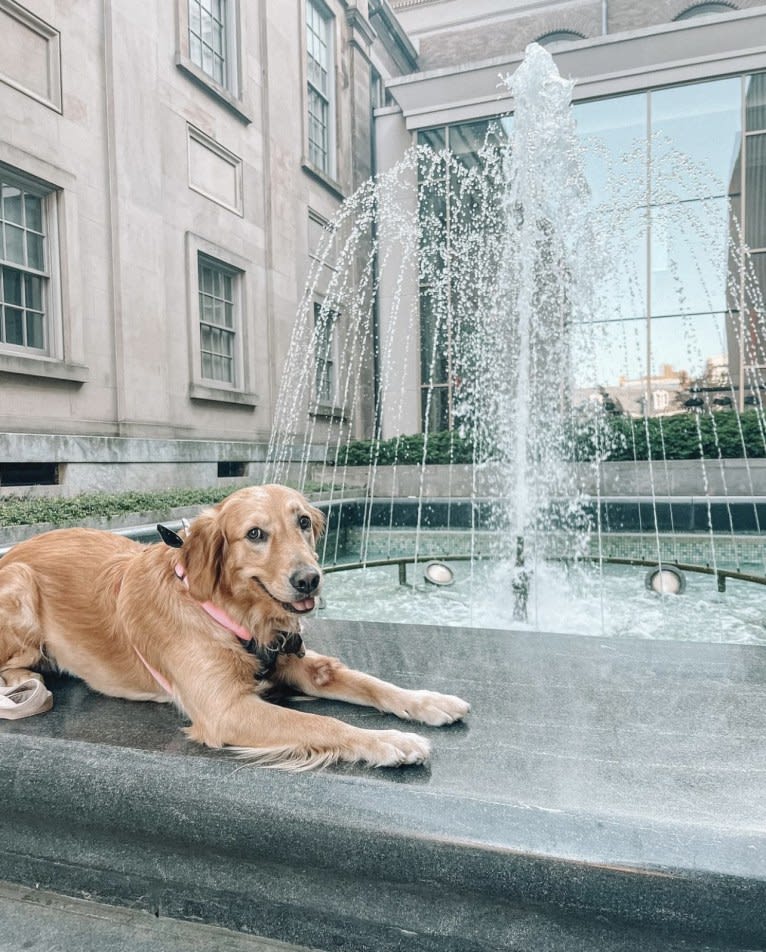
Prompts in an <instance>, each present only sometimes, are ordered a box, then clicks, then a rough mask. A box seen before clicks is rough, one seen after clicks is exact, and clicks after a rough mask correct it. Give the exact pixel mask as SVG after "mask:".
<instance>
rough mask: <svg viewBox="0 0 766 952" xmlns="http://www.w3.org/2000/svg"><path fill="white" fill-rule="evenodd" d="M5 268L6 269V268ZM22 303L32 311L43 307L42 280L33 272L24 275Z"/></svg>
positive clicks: (40, 309)
mask: <svg viewBox="0 0 766 952" xmlns="http://www.w3.org/2000/svg"><path fill="white" fill-rule="evenodd" d="M6 270H7V269H6ZM24 295H25V297H24V303H25V304H26V306H27V307H28V308H31V309H32V310H33V311H42V309H43V282H42V278H38V277H36V276H35V275H33V274H27V275H25V276H24Z"/></svg>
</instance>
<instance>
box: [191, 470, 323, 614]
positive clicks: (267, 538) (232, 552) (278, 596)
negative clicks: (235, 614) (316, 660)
mask: <svg viewBox="0 0 766 952" xmlns="http://www.w3.org/2000/svg"><path fill="white" fill-rule="evenodd" d="M323 529H324V516H323V515H322V513H321V512H320V511H319V510H318V509H316V508H314V506H312V505H310V504H309V502H308V501H307V500H306V498H305V497H304V496H302V495H301V493H299V492H297V491H296V490H294V489H288V488H287V487H286V486H248V487H247V488H245V489H240V490H238V491H237V492H235V493H232V495H231V496H227V498H226V499H224V500H223V502H221V503H219V504H218V505H217V506H214V507H213V508H212V509H208V510H206V511H205V512H203V513H202V514H201V515H200V516H199V517H198V518H197V519H195V520H194V522H193V523H192V526H191V529H190V531H189V534H188V537H187V538H186V540H185V542H184V546H183V550H182V551H183V560H184V564H185V567H186V571H187V573H188V579H189V585H190V588H191V591H192V594H193V595H195V597H197V598H199V599H201V600H207V599H215V597H216V593H218V594H222V595H223V596H225V597H227V598H232V599H233V600H234V601H235V602H236V604H237V605H239V606H240V608H241V610H242V611H243V612H245V613H248V614H250V613H252V612H254V611H255V612H256V613H257V615H258V617H259V621H262V622H264V621H266V622H271V623H273V624H274V625H275V626H277V627H285V628H292V627H295V617H296V616H297V615H302V614H305V613H306V612H309V611H311V609H312V608H314V605H315V602H316V598H317V597H318V595H319V589H320V585H321V582H322V573H321V570H320V568H319V563H318V562H317V557H316V552H315V547H316V542H317V539H318V538H319V537H320V536H321V534H322V531H323Z"/></svg>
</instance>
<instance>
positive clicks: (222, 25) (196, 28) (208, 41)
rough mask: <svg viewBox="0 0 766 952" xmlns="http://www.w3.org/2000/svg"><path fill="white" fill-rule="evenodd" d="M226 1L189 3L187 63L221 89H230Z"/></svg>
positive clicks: (211, 0)
mask: <svg viewBox="0 0 766 952" xmlns="http://www.w3.org/2000/svg"><path fill="white" fill-rule="evenodd" d="M227 13H228V0H189V59H191V61H192V63H194V64H195V65H197V66H199V68H200V69H201V70H202V71H203V73H206V74H207V75H208V76H209V77H210V78H211V79H214V80H215V81H216V82H217V83H219V84H220V85H221V86H225V87H227V88H230V87H231V85H232V82H231V76H232V70H231V48H232V46H233V44H232V43H231V42H230V41H229V37H228V32H229V30H228V27H229V23H228V22H227Z"/></svg>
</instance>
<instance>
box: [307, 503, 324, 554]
mask: <svg viewBox="0 0 766 952" xmlns="http://www.w3.org/2000/svg"><path fill="white" fill-rule="evenodd" d="M309 516H310V517H311V528H312V529H313V530H314V545H316V543H317V542H319V540H320V539H321V538H322V534H323V532H324V530H325V521H326V520H325V517H324V513H323V512H320V510H319V509H316V508H315V507H314V506H309Z"/></svg>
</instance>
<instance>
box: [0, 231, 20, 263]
mask: <svg viewBox="0 0 766 952" xmlns="http://www.w3.org/2000/svg"><path fill="white" fill-rule="evenodd" d="M3 227H4V229H5V258H6V261H15V262H16V263H17V264H25V261H24V231H23V229H21V228H16V227H15V225H4V226H3Z"/></svg>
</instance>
